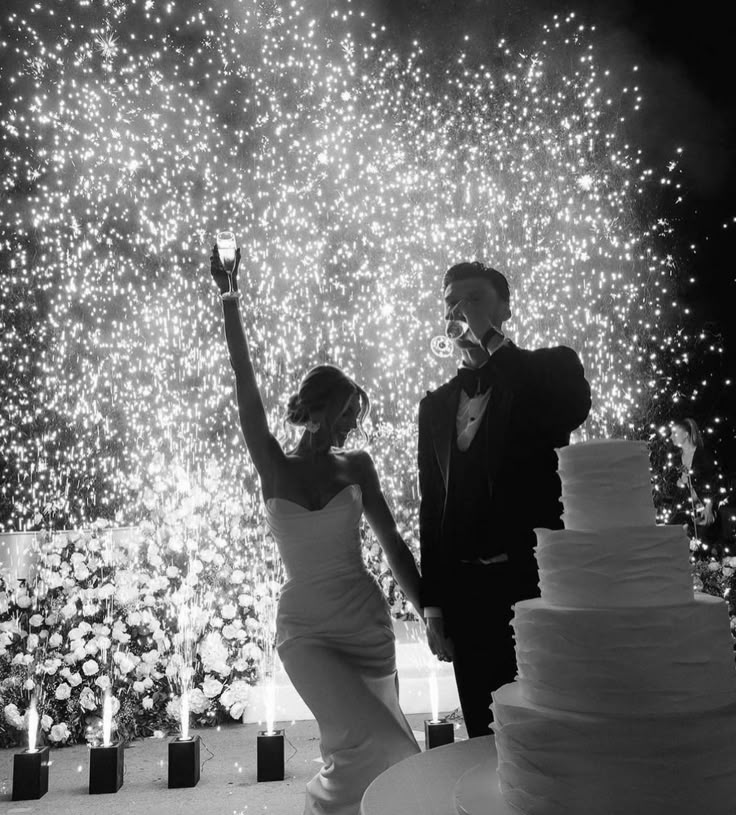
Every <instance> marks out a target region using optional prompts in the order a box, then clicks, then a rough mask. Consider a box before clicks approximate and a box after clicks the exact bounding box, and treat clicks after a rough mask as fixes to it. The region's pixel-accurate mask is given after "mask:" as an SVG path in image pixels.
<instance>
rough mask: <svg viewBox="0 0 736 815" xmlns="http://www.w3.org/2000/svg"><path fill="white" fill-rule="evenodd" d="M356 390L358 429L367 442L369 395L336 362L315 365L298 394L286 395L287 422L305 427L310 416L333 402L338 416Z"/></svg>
mask: <svg viewBox="0 0 736 815" xmlns="http://www.w3.org/2000/svg"><path fill="white" fill-rule="evenodd" d="M355 393H357V394H358V398H359V399H360V413H359V415H358V430H359V431H360V433H361V435H362V436H363V438H364V439H365V440H366V441H367V439H368V437H367V434H366V432H365V430H363V420H364V419H365V418H366V416H368V414H369V413H370V410H371V403H370V399H369V398H368V394H367V393H366V392H365V391H364V390H363V388H361V387H360V385H358V384H357V383H356V382H355V381H354V380H353V379H351V378H350V377H349V376H348V375H347V374H346V373H344V371H341V370H340V368H338V367H337V366H336V365H317V366H316V367H314V368H312V369H311V370H310V371H308V372H307V375H306V376H305V377H304V379H303V380H302V383H301V385H300V386H299V390H298V392H297V393H295V394H293V395H292V396H291V397H290V398H289V403H288V405H287V408H286V421H287V422H289V423H290V424H293V425H297V426H306V425H308V424H309V423H310V421H311V416H312V415H314V414H315V413H316V412H318V411H320V410H325V409H326V408H327V407H328V406H329V405H332V404H334V405H335V408H336V411H335V415H336V416H338V415H339V414H340V412H341V411H342V409H343V408H344V407H345V406H346V405H347V402H348V399H350V397H351V396H352V395H353V394H355Z"/></svg>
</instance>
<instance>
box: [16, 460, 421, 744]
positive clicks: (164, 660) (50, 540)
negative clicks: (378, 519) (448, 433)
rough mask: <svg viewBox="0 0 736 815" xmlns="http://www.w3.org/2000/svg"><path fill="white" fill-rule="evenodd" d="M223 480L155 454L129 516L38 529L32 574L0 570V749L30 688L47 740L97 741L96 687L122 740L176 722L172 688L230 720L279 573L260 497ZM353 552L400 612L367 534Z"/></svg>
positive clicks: (269, 615) (269, 660)
mask: <svg viewBox="0 0 736 815" xmlns="http://www.w3.org/2000/svg"><path fill="white" fill-rule="evenodd" d="M224 483H229V480H228V479H226V478H224V476H223V473H222V472H221V471H220V469H219V468H218V467H217V465H215V464H213V463H210V464H209V465H208V466H207V467H205V468H204V469H203V471H202V472H199V473H197V474H196V476H193V475H192V474H191V473H189V472H187V470H186V468H185V467H183V466H177V465H175V466H167V465H166V463H165V461H164V459H163V457H157V458H155V459H154V460H153V461H152V462H150V464H149V465H148V469H147V478H146V483H144V484H138V485H136V486H137V487H138V489H139V494H140V505H141V515H142V520H141V522H140V523H139V524H138V525H137V526H136V527H130V528H124V529H118V528H115V527H114V526H113V525H112V523H111V522H109V521H102V520H99V521H97V522H95V523H93V524H92V526H91V528H89V529H85V530H82V531H65V532H51V531H41V532H39V533H37V535H36V547H35V549H36V551H35V552H34V556H35V561H36V565H35V568H34V570H33V575H32V576H31V577H30V578H29V579H27V580H22V581H18V580H17V579H14V578H13V575H10V574H7V573H5V574H3V573H1V572H0V708H1V709H2V715H0V746H11V745H16V744H19V743H22V742H23V740H24V739H25V732H24V731H25V729H26V727H27V721H26V717H27V711H28V708H29V706H30V702H31V699H32V698H33V697H35V699H36V702H37V706H38V710H39V715H40V717H41V729H42V732H43V734H44V737H45V739H46V741H48V742H50V743H51V744H53V745H57V746H59V745H62V744H67V743H76V742H80V741H84V740H85V739H86V740H88V741H96V740H98V739H99V737H100V730H101V711H102V702H103V697H104V694H105V693H106V692H109V693H110V694H111V696H112V700H113V716H114V721H115V725H116V728H117V733H118V737H119V738H121V739H123V740H126V741H127V740H130V739H133V738H135V737H138V736H146V735H153V734H155V733H156V732H160V733H164V732H171V731H177V732H178V729H179V712H180V702H181V694H182V692H183V690H184V689H186V690H187V699H188V703H189V710H190V713H191V716H192V720H193V722H194V723H195V724H198V725H213V724H217V723H220V722H222V721H225V720H240V719H241V718H242V717H243V715H244V713H245V712H246V710H247V706H248V699H249V690H250V687H251V686H252V685H253V684H254V683H255V682H257V681H258V680H259V679H260V678H262V677H263V676H264V675H265V674H267V673H268V672H269V671H270V670H273V659H274V647H273V646H274V637H275V609H276V602H277V598H278V592H279V589H280V586H281V582H282V575H281V564H280V560H279V558H278V556H277V554H276V550H275V545H274V542H273V540H271V538H270V537H269V535H268V533H267V530H266V527H265V525H264V523H263V519H262V517H261V515H260V502H258V503H257V504H256V502H253V503H251V502H250V501H249V499H248V496H247V495H245V494H240V495H237V494H234V493H233V491H232V490H228V489H227V488H225V487H223V484H224ZM404 512H405V514H407V513H409V510H405V511H404ZM399 520H400V521H402V520H403V521H405V522H406V526H407V527H409V528H412V526H413V524H412V518H411V517H410V516H409V515H408V514H407V517H406V518H403V517H402V518H401V519H399ZM364 534H365V535H366V536H368V535H370V533H369V532H364ZM364 552H365V555H366V560H367V562H368V565H369V568H371V569H373V571H374V573H375V574H376V577H377V579H378V580H379V583H380V584H381V586H382V588H383V590H384V591H385V593H386V596H387V597H388V598H389V602H390V604H391V607H392V611H393V613H394V615H395V616H397V617H410V616H411V612H410V610H409V609H408V608H407V604H406V600H405V599H404V597H403V595H402V594H401V592H400V590H399V589H398V588H397V586H396V585H395V583H394V581H393V579H392V578H391V575H390V573H389V571H388V567H387V565H386V563H385V560H384V559H383V556H382V554H381V551H380V548H379V547H378V544H377V543H376V542H375V541H373V540H371V539H366V540H365V546H364Z"/></svg>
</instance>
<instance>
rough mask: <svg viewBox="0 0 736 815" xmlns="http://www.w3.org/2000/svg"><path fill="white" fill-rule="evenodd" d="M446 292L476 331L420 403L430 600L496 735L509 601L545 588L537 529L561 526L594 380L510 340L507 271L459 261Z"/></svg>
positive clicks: (437, 634) (507, 670) (475, 712)
mask: <svg viewBox="0 0 736 815" xmlns="http://www.w3.org/2000/svg"><path fill="white" fill-rule="evenodd" d="M442 288H443V293H444V300H445V315H446V318H448V319H449V318H452V317H458V318H459V319H463V320H464V322H466V323H467V324H468V326H469V330H468V332H467V333H466V334H465V335H464V336H462V337H461V338H460V339H458V340H455V345H456V347H457V348H458V350H459V351H460V353H461V355H462V365H461V367H460V369H459V370H458V374H457V376H455V377H453V378H452V379H451V380H450V381H449V382H447V383H445V384H444V385H442V386H441V387H439V388H438V389H437V390H436V391H431V392H429V393H428V394H427V396H425V397H424V399H422V401H421V404H420V405H419V486H420V491H421V505H420V510H419V532H420V544H421V565H422V605H423V607H424V613H425V617H426V619H427V630H428V639H429V645H430V648H431V649H432V651H433V653H434V654H435V655H436V656H437V657H438V658H439V659H441V660H444V661H449V660H452V662H453V667H454V670H455V678H456V681H457V687H458V693H459V696H460V703H461V705H462V710H463V717H464V719H465V724H466V727H467V730H468V735H469V736H470V737H471V738H473V737H476V736H486V735H488V734H489V727H490V723H491V711H490V707H489V706H490V704H491V693H492V692H493V691H494V690H496V689H497V688H498V687H500V686H501V685H503V684H504V683H506V682H511V681H513V679H514V677H515V675H516V659H515V654H514V641H513V636H512V633H513V632H512V629H511V627H510V625H509V623H510V620H511V616H512V612H511V605H512V604H513V603H515V602H516V601H517V600H522V599H526V598H529V597H536V596H538V594H539V590H538V586H537V579H538V575H537V568H536V562H535V559H534V553H533V548H534V546H535V543H536V539H535V536H534V532H533V530H534V528H535V527H547V528H551V529H561V528H562V521H561V520H560V516H561V512H562V506H561V504H560V501H559V498H560V480H559V478H558V476H557V455H556V453H555V448H556V447H562V446H564V445H566V444H568V443H569V441H570V432H571V431H572V430H574V429H575V428H576V427H579V426H580V425H581V424H582V423H583V422H584V421H585V419H586V417H587V416H588V412H589V410H590V387H589V385H588V383H587V381H586V380H585V376H584V373H583V366H582V365H581V363H580V360H579V359H578V357H577V354H575V352H574V351H572V350H571V349H570V348H566V347H564V346H560V347H557V348H540V349H539V350H536V351H526V350H523V349H521V348H517V347H516V346H515V345H514V344H513V343H512V342H511V341H510V340H509V339H508V338H507V337H505V336H504V334H503V324H504V322H505V321H506V320H508V319H509V318H510V316H511V309H510V293H509V285H508V283H507V281H506V278H505V277H504V276H503V275H502V274H501V273H500V272H498V271H496V270H495V269H492V268H490V267H488V266H484V265H483V264H482V263H479V262H475V263H459V264H457V265H456V266H453V267H452V268H451V269H450V270H449V271H448V272H447V273H446V274H445V276H444V279H443V281H442Z"/></svg>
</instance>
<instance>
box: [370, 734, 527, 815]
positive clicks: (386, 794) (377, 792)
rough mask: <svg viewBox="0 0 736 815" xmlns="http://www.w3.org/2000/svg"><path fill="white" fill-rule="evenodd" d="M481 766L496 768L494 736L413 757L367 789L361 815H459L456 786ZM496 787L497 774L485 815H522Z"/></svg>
mask: <svg viewBox="0 0 736 815" xmlns="http://www.w3.org/2000/svg"><path fill="white" fill-rule="evenodd" d="M481 763H487V764H489V770H490V767H492V768H495V765H496V748H495V745H494V742H493V736H487V737H485V738H482V739H468V740H467V741H460V742H457V743H455V744H448V745H447V746H445V747H435V748H434V749H433V750H427V751H426V752H424V753H420V754H419V755H416V756H412V758H408V759H406V761H402V762H401V763H400V764H396V765H395V766H393V767H391V768H390V769H389V770H386V772H385V773H383V775H381V776H379V777H378V778H377V779H376V780H375V781H374V782H373V783H372V784H371V785H370V787H368V789H367V790H366V792H365V795H364V796H363V802H362V804H361V807H360V812H361V815H457V810H456V808H455V800H454V798H455V786H456V784H457V783H458V781H459V780H460V779H461V778H462V777H463V776H464V775H465V774H466V773H468V772H470V771H472V770H473V768H474V767H476V766H477V765H478V764H481ZM496 783H497V782H496V776H495V772H494V773H493V775H492V776H489V779H488V784H489V787H488V789H489V793H488V801H487V802H485V804H484V809H485V811H484V812H483V815H519V813H518V812H515V810H513V809H511V807H509V806H508V805H507V804H506V803H505V802H504V801H503V799H502V798H501V794H500V792H498V789H497V786H496ZM461 787H462V785H461ZM486 804H487V806H486ZM472 815H475V813H474V812H473V813H472Z"/></svg>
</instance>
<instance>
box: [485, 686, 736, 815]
mask: <svg viewBox="0 0 736 815" xmlns="http://www.w3.org/2000/svg"><path fill="white" fill-rule="evenodd" d="M493 716H494V723H493V730H494V733H495V734H496V748H497V750H498V777H499V783H500V786H501V792H502V794H503V797H504V799H505V800H506V801H507V802H508V803H509V804H511V805H512V806H514V807H515V808H516V809H518V810H519V811H520V812H522V813H525V815H634V814H635V813H638V814H640V815H643V813H646V815H693V813H696V812H702V813H708V815H733V812H734V806H735V804H734V802H735V801H736V705H731V706H729V707H726V708H722V709H720V710H710V711H708V712H707V713H704V712H700V711H693V710H688V711H683V712H682V713H681V714H679V715H668V716H639V717H638V718H635V719H617V718H614V717H608V716H596V715H592V714H582V713H571V712H564V711H558V710H551V709H548V708H543V707H539V706H537V705H533V704H531V703H530V702H528V701H526V700H525V699H524V697H523V696H522V695H521V691H520V688H519V685H518V684H517V683H516V682H514V683H511V684H509V685H504V686H503V687H501V688H499V690H498V691H496V692H495V693H494V694H493Z"/></svg>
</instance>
